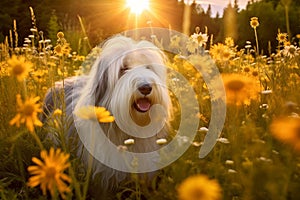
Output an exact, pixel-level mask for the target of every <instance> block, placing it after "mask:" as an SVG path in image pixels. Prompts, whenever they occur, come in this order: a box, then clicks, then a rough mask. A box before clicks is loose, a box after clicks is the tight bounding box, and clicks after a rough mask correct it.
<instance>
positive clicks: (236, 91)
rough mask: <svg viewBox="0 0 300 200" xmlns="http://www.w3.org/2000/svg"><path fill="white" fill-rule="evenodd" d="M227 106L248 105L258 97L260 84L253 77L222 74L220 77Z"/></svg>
mask: <svg viewBox="0 0 300 200" xmlns="http://www.w3.org/2000/svg"><path fill="white" fill-rule="evenodd" d="M222 78H223V82H224V87H225V91H226V101H227V103H228V104H235V105H242V104H246V105H249V104H250V100H256V99H258V97H259V95H258V94H259V92H260V84H259V82H258V80H257V79H256V78H254V77H249V76H246V75H242V74H223V76H222Z"/></svg>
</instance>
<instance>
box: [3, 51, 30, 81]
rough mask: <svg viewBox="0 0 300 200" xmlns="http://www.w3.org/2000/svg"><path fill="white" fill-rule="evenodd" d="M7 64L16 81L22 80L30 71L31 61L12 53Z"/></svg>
mask: <svg viewBox="0 0 300 200" xmlns="http://www.w3.org/2000/svg"><path fill="white" fill-rule="evenodd" d="M7 63H8V66H9V67H10V74H11V75H13V76H15V77H16V78H17V79H18V81H22V80H23V79H24V78H25V77H26V76H27V74H28V72H30V71H31V68H32V63H31V62H29V61H25V57H23V56H20V57H17V56H15V55H13V56H12V57H11V58H10V59H9V60H8V61H7Z"/></svg>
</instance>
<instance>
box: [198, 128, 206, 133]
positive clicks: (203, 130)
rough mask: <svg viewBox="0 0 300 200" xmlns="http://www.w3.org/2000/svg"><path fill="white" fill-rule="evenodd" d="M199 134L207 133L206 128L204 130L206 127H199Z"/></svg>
mask: <svg viewBox="0 0 300 200" xmlns="http://www.w3.org/2000/svg"><path fill="white" fill-rule="evenodd" d="M199 132H205V133H207V132H208V128H206V127H200V128H199Z"/></svg>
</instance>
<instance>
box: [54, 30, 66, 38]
mask: <svg viewBox="0 0 300 200" xmlns="http://www.w3.org/2000/svg"><path fill="white" fill-rule="evenodd" d="M56 36H57V38H58V39H62V38H64V37H65V34H64V33H63V32H61V31H60V32H58V33H57V34H56Z"/></svg>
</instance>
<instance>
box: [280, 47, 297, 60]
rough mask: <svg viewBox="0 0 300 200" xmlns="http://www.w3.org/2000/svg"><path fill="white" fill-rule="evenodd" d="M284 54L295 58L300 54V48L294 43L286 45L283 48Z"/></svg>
mask: <svg viewBox="0 0 300 200" xmlns="http://www.w3.org/2000/svg"><path fill="white" fill-rule="evenodd" d="M283 55H285V56H287V57H289V58H294V57H295V56H297V55H299V48H298V47H296V46H294V45H288V46H285V47H284V49H283Z"/></svg>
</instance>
